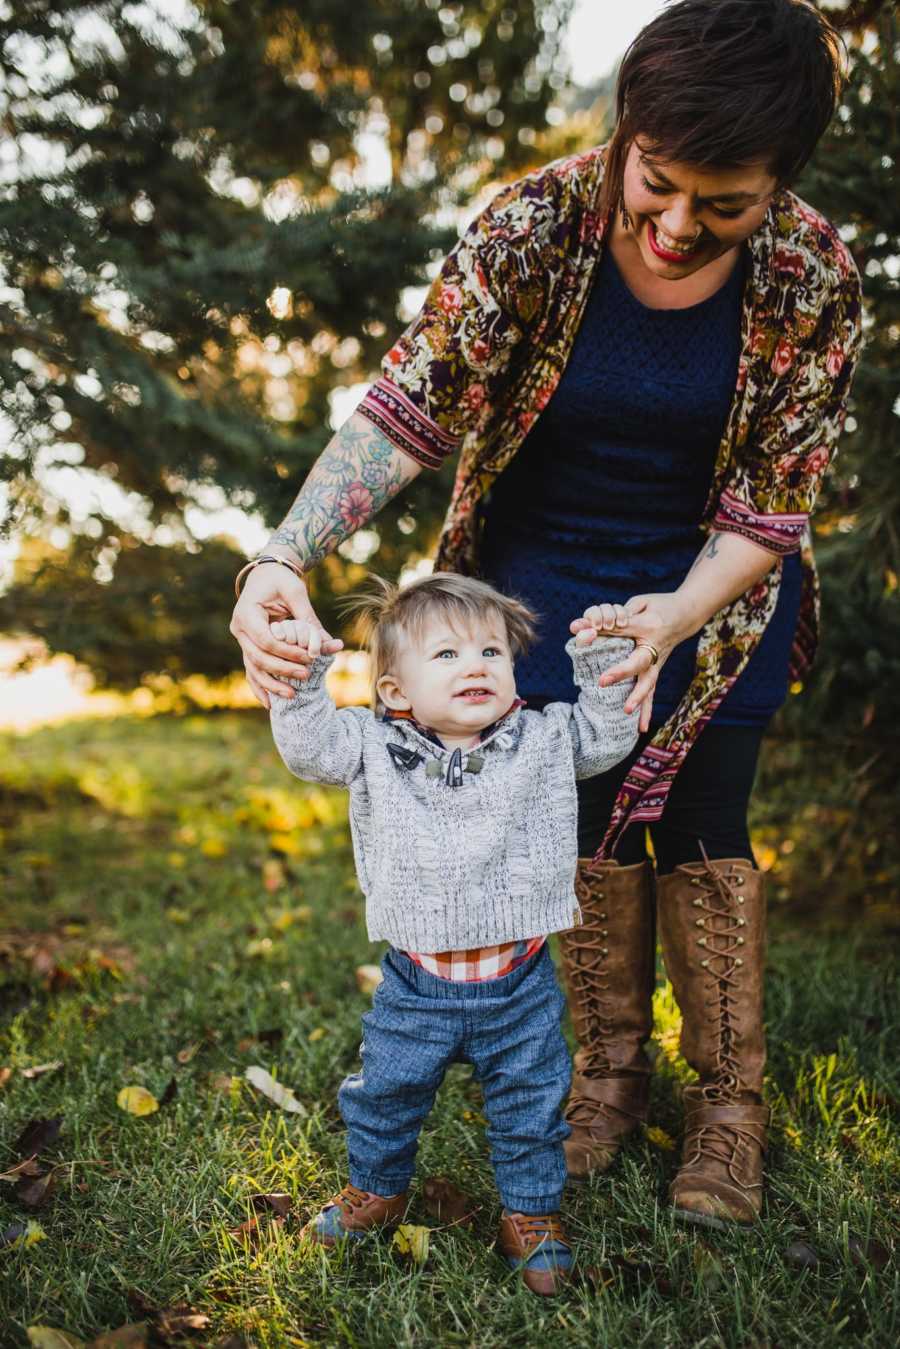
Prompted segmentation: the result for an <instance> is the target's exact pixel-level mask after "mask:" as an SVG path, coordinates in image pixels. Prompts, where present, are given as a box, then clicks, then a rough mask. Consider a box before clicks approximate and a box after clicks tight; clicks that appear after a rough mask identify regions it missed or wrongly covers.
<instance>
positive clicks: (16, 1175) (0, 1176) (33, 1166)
mask: <svg viewBox="0 0 900 1349" xmlns="http://www.w3.org/2000/svg"><path fill="white" fill-rule="evenodd" d="M41 1174H42V1172H41V1168H40V1165H39V1164H38V1163H37V1162H36V1161H35V1159H34V1158H33V1157H27V1158H26V1159H25V1161H24V1162H19V1163H18V1164H17V1165H16V1166H11V1167H10V1168H9V1170H8V1171H0V1180H8V1181H11V1182H12V1183H13V1184H16V1183H18V1181H20V1180H21V1179H22V1177H23V1176H40V1175H41Z"/></svg>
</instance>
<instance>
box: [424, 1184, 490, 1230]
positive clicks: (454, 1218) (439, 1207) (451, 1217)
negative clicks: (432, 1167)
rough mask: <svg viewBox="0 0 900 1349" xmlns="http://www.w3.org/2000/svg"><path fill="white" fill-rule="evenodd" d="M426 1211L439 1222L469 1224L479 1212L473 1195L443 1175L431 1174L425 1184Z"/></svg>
mask: <svg viewBox="0 0 900 1349" xmlns="http://www.w3.org/2000/svg"><path fill="white" fill-rule="evenodd" d="M423 1194H424V1197H425V1208H426V1211H427V1212H428V1213H429V1214H430V1215H431V1217H432V1218H437V1220H438V1222H442V1223H450V1224H452V1223H455V1224H458V1225H468V1224H470V1223H471V1221H472V1218H473V1216H474V1215H475V1214H476V1213H477V1212H478V1205H477V1204H476V1203H475V1200H474V1199H473V1198H472V1196H471V1195H468V1194H466V1193H465V1192H464V1191H463V1190H460V1189H458V1188H457V1187H456V1186H455V1185H454V1184H453V1183H452V1181H449V1180H445V1179H444V1178H443V1176H429V1177H428V1179H427V1180H426V1181H425V1184H424V1186H423Z"/></svg>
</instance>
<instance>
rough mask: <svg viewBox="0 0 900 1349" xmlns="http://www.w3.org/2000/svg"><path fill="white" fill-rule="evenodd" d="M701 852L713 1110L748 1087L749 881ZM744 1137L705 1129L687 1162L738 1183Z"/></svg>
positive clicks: (701, 935)
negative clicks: (742, 1056) (741, 1023)
mask: <svg viewBox="0 0 900 1349" xmlns="http://www.w3.org/2000/svg"><path fill="white" fill-rule="evenodd" d="M700 847H701V851H702V853H703V860H704V863H705V864H706V870H705V871H704V872H703V873H702V874H701V875H699V876H695V877H693V878H692V884H693V885H695V886H696V887H697V889H698V891H699V894H698V895H697V896H696V897H695V899H694V906H695V907H696V908H698V909H699V910H700V916H698V917H697V919H696V926H697V928H698V929H699V932H698V936H697V945H698V946H699V947H700V948H701V950H702V951H703V952H704V956H703V958H702V959H701V961H700V964H701V965H702V967H703V968H704V969H706V970H708V972H709V978H708V979H707V981H706V985H705V991H706V993H707V994H708V996H707V997H706V999H705V1000H704V1005H705V1006H706V1007H707V1008H708V1009H709V1011H710V1015H711V1019H712V1021H713V1022H714V1024H715V1035H716V1039H717V1041H718V1044H717V1048H716V1074H715V1078H714V1080H713V1081H712V1082H708V1083H706V1084H705V1085H704V1086H703V1088H702V1093H703V1097H704V1099H705V1100H706V1101H708V1102H709V1103H710V1104H711V1105H724V1104H732V1103H733V1102H734V1101H735V1100H736V1099H737V1098H738V1096H739V1095H740V1093H741V1091H742V1089H744V1088H745V1084H744V1082H743V1081H742V1079H741V1075H740V1065H739V1060H738V1055H737V1038H738V1037H737V1030H736V1027H735V1025H734V1008H735V1005H736V1003H737V994H738V991H739V988H740V979H741V973H742V969H741V967H742V966H743V963H744V962H743V958H742V956H741V955H740V954H739V952H740V950H741V948H742V946H743V945H744V936H743V932H742V929H743V928H744V927H745V926H746V919H745V918H744V916H743V914H741V913H740V908H741V907H742V905H743V903H744V898H743V895H742V894H741V893H740V891H741V886H742V885H743V883H744V878H743V875H742V874H741V872H740V871H739V870H738V869H737V868H734V867H733V868H731V869H730V870H729V871H728V872H727V873H726V872H724V871H722V870H720V869H718V868H716V867H714V866H712V864H711V863H710V860H709V857H708V856H707V853H706V849H705V848H704V847H703V845H702V843H701V845H700ZM743 1132H744V1131H743V1130H741V1129H740V1128H739V1127H738V1126H736V1125H726V1124H705V1125H702V1126H701V1127H700V1128H698V1129H697V1130H696V1131H695V1132H694V1133H693V1134H692V1137H691V1142H692V1144H693V1146H694V1152H693V1155H692V1156H691V1157H690V1159H685V1160H686V1162H687V1163H688V1164H689V1165H690V1164H693V1163H695V1162H697V1161H699V1160H700V1159H701V1158H702V1157H703V1156H706V1157H709V1158H711V1159H713V1160H715V1161H718V1162H721V1163H722V1164H723V1165H724V1166H726V1167H727V1168H728V1171H729V1174H731V1175H732V1178H733V1179H737V1178H738V1177H737V1175H736V1173H735V1170H734V1168H735V1167H736V1165H737V1163H738V1151H739V1148H740V1143H741V1138H742V1136H743ZM748 1137H752V1136H750V1135H748ZM744 1184H745V1185H746V1182H744Z"/></svg>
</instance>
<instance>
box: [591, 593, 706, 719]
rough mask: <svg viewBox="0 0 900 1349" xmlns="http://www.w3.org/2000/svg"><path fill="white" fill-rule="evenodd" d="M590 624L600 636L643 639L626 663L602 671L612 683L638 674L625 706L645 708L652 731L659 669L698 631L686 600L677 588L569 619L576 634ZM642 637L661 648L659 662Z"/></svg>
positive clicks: (643, 714)
mask: <svg viewBox="0 0 900 1349" xmlns="http://www.w3.org/2000/svg"><path fill="white" fill-rule="evenodd" d="M587 629H594V630H595V631H596V632H597V634H598V635H600V636H603V635H604V634H605V635H608V636H615V637H631V638H633V639H634V641H635V642H636V643H638V645H636V646H635V649H634V650H633V651H632V653H631V655H630V656H628V657H627V658H626V659H625V660H623V661H622V662H621V664H619V665H614V666H613V668H612V669H611V670H607V671H606V673H605V674H604V675H601V677H600V684H601V686H602V687H603V688H606V687H608V686H609V685H610V684H619V683H621V682H622V680H623V679H634V680H636V683H635V686H634V688H633V689H632V690H631V692H630V693H629V695H628V700H627V701H626V703H625V711H626V712H629V713H630V712H633V711H634V710H635V708H640V721H639V723H638V724H639V727H640V730H641V731H648V730H649V729H650V716H651V713H652V711H653V691H654V689H655V688H656V681H657V679H658V678H659V672H660V670H661V669H662V667H663V665H664V664H665V662H666V661H667V659H668V658H669V656H670V655H671V653H672V651H673V650H674V649H675V647H676V646H678V644H679V642H683V641H684V640H685V639H686V638H687V637H690V635H691V632H692V631H693V629H692V628H691V626H690V621H689V618H688V614H687V612H686V608H685V605H684V602H683V600H682V599H681V598H680V597H679V596H678V595H677V594H662V595H635V596H634V597H633V598H632V599H630V600H629V601H628V603H627V604H626V605H622V604H594V605H591V607H590V608H589V609H585V611H584V614H583V616H582V617H581V618H576V619H574V620H573V621H572V623H570V625H569V630H570V631H571V632H574V633H575V634H576V639H577V634H578V633H579V632H582V631H585V630H587ZM642 642H643V643H649V644H650V646H652V647H653V648H654V649H655V650H656V651H657V652H658V659H657V660H656V662H654V660H653V652H652V651H650V650H649V649H648V646H646V645H644V646H642V645H640V643H642Z"/></svg>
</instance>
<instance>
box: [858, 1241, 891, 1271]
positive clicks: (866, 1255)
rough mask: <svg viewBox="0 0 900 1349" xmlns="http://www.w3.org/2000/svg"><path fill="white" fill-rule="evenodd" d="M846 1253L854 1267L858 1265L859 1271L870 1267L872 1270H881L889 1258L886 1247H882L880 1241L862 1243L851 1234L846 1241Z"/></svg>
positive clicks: (889, 1254)
mask: <svg viewBox="0 0 900 1349" xmlns="http://www.w3.org/2000/svg"><path fill="white" fill-rule="evenodd" d="M847 1251H848V1252H849V1255H850V1259H851V1260H852V1261H853V1263H854V1265H859V1267H860V1268H861V1269H865V1268H866V1267H867V1266H871V1267H872V1269H875V1270H882V1269H884V1267H885V1265H886V1264H887V1263H888V1261H889V1260H890V1258H891V1253H890V1251H889V1250H888V1248H887V1246H883V1245H882V1244H881V1242H880V1241H875V1240H873V1239H870V1240H869V1241H864V1240H863V1239H862V1237H857V1236H855V1235H854V1234H853V1233H852V1232H851V1234H850V1236H849V1237H848V1239H847Z"/></svg>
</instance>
